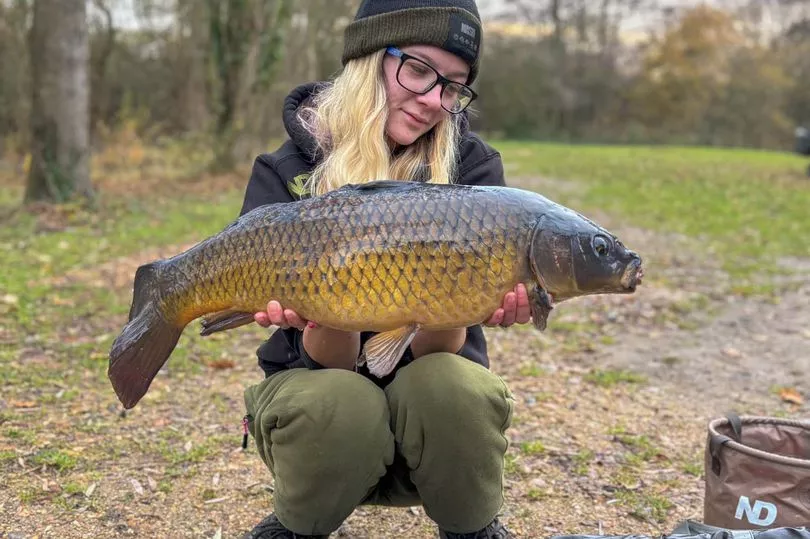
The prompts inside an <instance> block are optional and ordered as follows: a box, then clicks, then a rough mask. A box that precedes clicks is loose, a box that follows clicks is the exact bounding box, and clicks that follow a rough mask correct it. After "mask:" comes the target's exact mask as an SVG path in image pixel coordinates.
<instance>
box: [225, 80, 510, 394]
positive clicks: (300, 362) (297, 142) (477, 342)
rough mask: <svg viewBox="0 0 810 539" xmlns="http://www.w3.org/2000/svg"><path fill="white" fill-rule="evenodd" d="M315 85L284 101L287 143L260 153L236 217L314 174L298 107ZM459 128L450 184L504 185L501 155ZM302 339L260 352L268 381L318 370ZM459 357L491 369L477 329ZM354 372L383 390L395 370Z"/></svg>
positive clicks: (289, 192)
mask: <svg viewBox="0 0 810 539" xmlns="http://www.w3.org/2000/svg"><path fill="white" fill-rule="evenodd" d="M319 84H322V83H309V84H305V85H302V86H299V87H298V88H296V89H295V90H293V91H292V93H290V95H289V96H287V98H286V100H285V102H284V113H283V120H284V127H285V128H286V130H287V133H288V134H289V136H290V138H289V139H288V140H287V141H286V142H284V144H282V145H281V147H280V148H279V149H278V150H276V151H275V152H273V153H266V154H261V155H259V156H258V157H257V158H256V161H255V163H254V165H253V171H252V172H251V175H250V180H249V181H248V185H247V189H246V191H245V200H244V203H243V205H242V211H241V213H240V215H242V214H245V213H247V212H248V211H250V210H252V209H254V208H257V207H259V206H262V205H264V204H269V203H273V202H292V201H294V200H298V199H299V198H300V193H301V191H300V188H301V186H302V184H303V179H304V178H305V177H306V175H307V174H309V173H311V172H312V169H313V168H314V167H315V165H316V164H317V163H318V161H319V159H320V155H319V151H318V148H317V144H316V142H315V140H314V138H313V137H312V136H311V135H310V134H309V133H308V132H307V131H306V130H305V129H304V127H303V126H302V125H301V123H300V121H299V120H298V117H297V113H298V109H299V107H300V106H301V105H302V104H303V103H304V102H305V101H306V100H307V99H309V98H311V97H312V96H313V95H314V93H315V92H317V91H318V87H319ZM463 124H464V125H463V127H462V130H461V133H462V135H461V138H460V143H459V144H460V147H459V152H458V156H459V163H458V166H457V167H456V170H457V176H458V177H457V178H455V179H454V183H461V184H467V185H505V184H504V173H503V163H502V162H501V156H500V154H499V153H498V152H497V151H495V150H494V149H493V148H492V147H491V146H489V145H488V144H486V143H485V142H484V141H483V140H481V138H480V137H479V136H478V135H476V134H475V133H473V132H471V131H469V130H468V129H467V127H466V122H463ZM316 322H317V320H316ZM373 335H374V333H372V332H363V333H361V345H362V344H364V343H365V342H366V341H367V340H368V339H369V338H371V337H372V336H373ZM302 337H303V332H302V331H300V330H297V329H287V330H277V331H275V332H274V333H273V334H272V335H271V337H270V339H268V340H267V341H265V342H264V343H263V344H262V345H261V346H260V347H259V349H258V351H257V355H258V358H259V366H260V367H261V368H262V369H263V370H264V372H265V375H266V376H270V375H272V374H275V373H277V372H279V371H283V370H286V369H291V368H302V367H303V368H310V369H317V368H322V366H321V365H319V364H318V363H317V362H315V361H314V360H313V359H312V358H311V357H309V355H308V354H307V353H306V351H305V350H304V346H303V338H302ZM459 355H461V356H464V357H466V358H468V359H470V360H472V361H475V362H476V363H480V364H481V365H483V366H485V367H489V358H488V357H487V345H486V340H485V339H484V333H483V331H482V329H481V326H479V325H476V326H471V327H469V328H467V340H466V342H465V343H464V346H463V347H462V349H461V350H460V351H459ZM411 361H413V354H412V353H411V351H410V348H408V349H407V350H406V352H405V354H404V355H403V358H402V360H401V361H400V362H399V363H398V365H397V369H399V368H401V367H403V366H404V365H407V364H408V363H409V362H411ZM358 371H359V372H360V373H361V374H364V375H365V376H368V377H369V378H370V379H371V380H373V381H375V382H376V383H377V384H378V385H380V386H383V387H384V386H385V385H387V384H388V383H389V382H390V381H391V380H393V377H394V375H395V373H396V370H395V371H394V372H392V373H391V374H389V375H388V376H386V377H385V378H382V379H377V378H376V377H374V376H372V375H370V373H369V372H368V370H367V369H366V368H365V366H363V367H360V368H359V369H358Z"/></svg>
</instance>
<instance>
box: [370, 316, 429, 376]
mask: <svg viewBox="0 0 810 539" xmlns="http://www.w3.org/2000/svg"><path fill="white" fill-rule="evenodd" d="M417 331H419V324H408V325H407V326H402V327H401V328H397V329H392V330H391V331H385V332H383V333H378V334H377V335H374V336H373V337H372V338H370V339H369V340H368V341H366V344H365V345H364V346H363V352H362V353H361V354H360V358H359V359H358V360H357V364H358V365H362V364H363V363H366V364H367V366H368V370H369V372H370V373H371V374H373V375H374V376H376V377H377V378H382V377H383V376H385V375H387V374H389V373H390V372H391V371H393V370H394V367H396V366H397V363H399V360H400V359H402V354H404V353H405V350H406V349H407V348H408V345H410V344H411V341H412V340H413V338H414V337H415V336H416V332H417Z"/></svg>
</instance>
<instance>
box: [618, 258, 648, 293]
mask: <svg viewBox="0 0 810 539" xmlns="http://www.w3.org/2000/svg"><path fill="white" fill-rule="evenodd" d="M643 278H644V268H642V267H641V259H636V260H633V261H632V262H630V263H629V264H628V265H627V268H625V270H624V274H622V279H621V284H622V286H623V287H624V289H625V290H626V291H627V292H635V291H636V287H637V286H638V285H640V284H641V281H642V279H643Z"/></svg>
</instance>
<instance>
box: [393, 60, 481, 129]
mask: <svg viewBox="0 0 810 539" xmlns="http://www.w3.org/2000/svg"><path fill="white" fill-rule="evenodd" d="M385 52H386V53H388V54H390V55H391V56H396V57H397V58H399V68H397V82H398V83H399V85H400V86H402V87H403V88H405V89H406V90H408V91H409V92H412V93H415V94H418V95H425V94H426V93H428V92H429V91H431V90H432V89H433V88H435V87H436V85H437V84H441V86H442V93H441V102H442V108H443V109H444V110H446V111H447V112H449V113H450V114H458V113H460V112H464V109H466V108H467V107H469V106H470V103H472V102H473V101H474V100H475V99H476V98H477V97H478V94H476V93H475V92H474V91H473V89H472V88H470V87H469V86H467V85H466V84H461V83H460V82H455V81H452V80H450V79H448V78H446V77H443V76H442V75H441V73H439V72H438V71H436V69H435V68H434V67H433V66H432V65H430V64H428V63H427V62H423V61H422V60H420V59H419V58H415V57H413V56H411V55H410V54H407V53H405V52H402V51H401V50H399V49H398V48H396V47H388V48H387V49H386V50H385Z"/></svg>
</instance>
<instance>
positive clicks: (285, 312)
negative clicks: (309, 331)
mask: <svg viewBox="0 0 810 539" xmlns="http://www.w3.org/2000/svg"><path fill="white" fill-rule="evenodd" d="M253 319H254V320H255V321H256V323H258V324H259V325H260V326H262V327H270V326H278V327H279V328H281V329H289V328H291V327H293V328H296V329H304V328H305V327H306V325H307V321H306V320H304V319H303V318H301V317H300V316H299V315H298V313H296V312H295V311H293V310H292V309H285V308H283V307H282V306H281V304H280V303H279V302H278V301H275V300H273V301H270V302H268V304H267V311H265V312H261V311H260V312H258V313H255V314H254V315H253Z"/></svg>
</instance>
